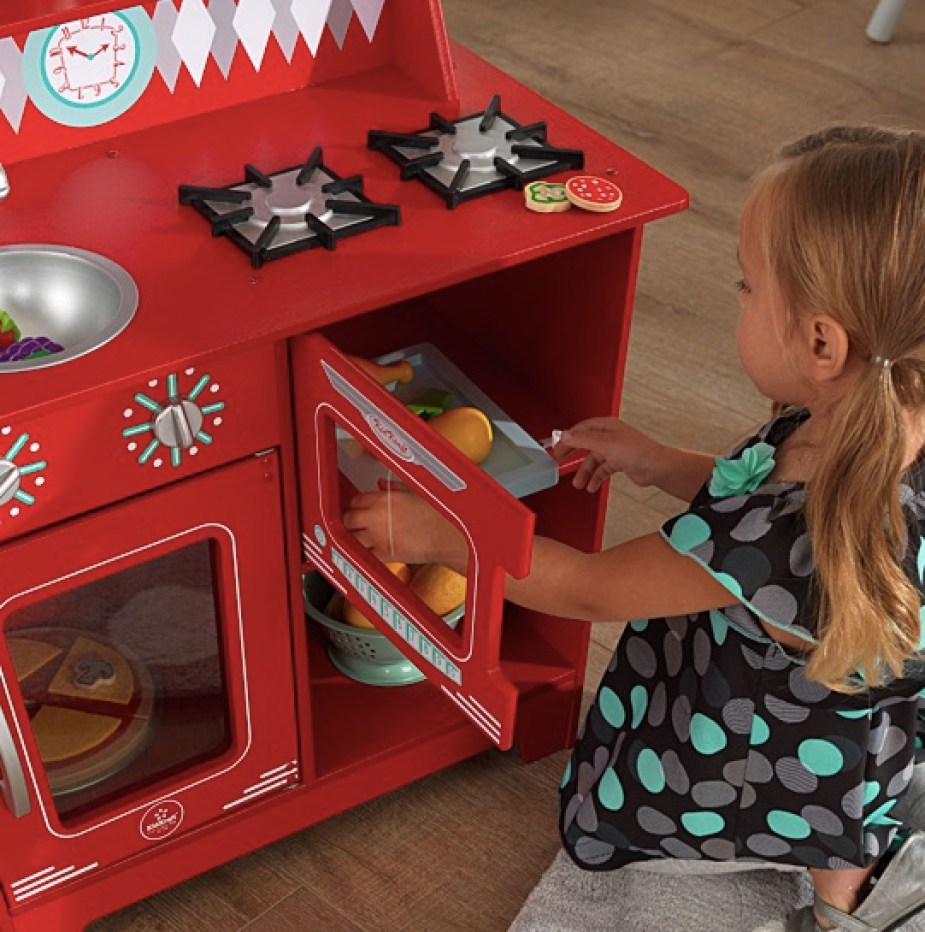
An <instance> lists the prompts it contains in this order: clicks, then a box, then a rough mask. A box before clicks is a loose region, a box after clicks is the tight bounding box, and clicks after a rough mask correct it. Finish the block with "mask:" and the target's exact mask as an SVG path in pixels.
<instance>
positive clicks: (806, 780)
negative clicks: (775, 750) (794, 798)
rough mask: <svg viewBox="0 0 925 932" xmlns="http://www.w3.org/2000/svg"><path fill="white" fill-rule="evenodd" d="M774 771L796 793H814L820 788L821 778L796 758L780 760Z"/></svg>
mask: <svg viewBox="0 0 925 932" xmlns="http://www.w3.org/2000/svg"><path fill="white" fill-rule="evenodd" d="M774 769H775V771H776V772H777V778H778V780H780V782H781V783H783V784H784V786H785V787H786V788H787V789H788V790H792V791H793V792H794V793H813V792H815V791H816V790H817V789H818V788H819V778H818V777H817V776H816V775H815V774H814V773H812V772H811V771H809V770H807V769H806V768H805V767H804V766H803V764H802V763H801V762H800V761H799V760H797V758H795V757H782V758H780V759H779V760H778V761H777V763H776V764H775V765H774Z"/></svg>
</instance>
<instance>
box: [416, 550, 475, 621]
mask: <svg viewBox="0 0 925 932" xmlns="http://www.w3.org/2000/svg"><path fill="white" fill-rule="evenodd" d="M411 591H412V592H415V593H417V595H418V596H419V597H420V599H421V601H422V602H424V604H425V605H428V606H430V608H432V609H433V610H434V611H435V612H436V613H437V614H438V615H445V614H447V612H451V611H453V609H454V608H458V607H459V606H460V605H462V603H463V602H464V601H465V600H466V577H465V576H463V575H462V574H461V573H457V572H456V571H455V570H451V569H450V568H449V567H448V566H444V565H443V564H442V563H427V564H425V565H424V566H422V567H421V568H420V569H419V570H418V571H417V572H416V573H415V574H414V576H413V577H412V579H411Z"/></svg>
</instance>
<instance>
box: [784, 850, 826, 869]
mask: <svg viewBox="0 0 925 932" xmlns="http://www.w3.org/2000/svg"><path fill="white" fill-rule="evenodd" d="M791 856H792V857H794V858H795V859H796V860H798V861H800V862H801V863H803V864H806V865H807V866H808V867H825V866H826V864H828V863H829V856H828V855H827V854H826V853H825V851H823V850H822V849H821V848H816V847H812V846H810V845H794V846H793V851H792V852H791Z"/></svg>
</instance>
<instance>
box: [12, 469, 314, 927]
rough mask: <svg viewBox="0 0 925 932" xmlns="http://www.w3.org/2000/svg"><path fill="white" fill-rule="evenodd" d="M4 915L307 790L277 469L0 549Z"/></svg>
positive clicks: (235, 474) (216, 481) (198, 486)
mask: <svg viewBox="0 0 925 932" xmlns="http://www.w3.org/2000/svg"><path fill="white" fill-rule="evenodd" d="M0 562H2V566H3V571H2V573H0V633H2V637H0V760H2V768H3V785H2V789H3V797H4V799H3V802H4V803H5V805H3V806H0V835H2V837H3V840H4V843H3V853H2V854H0V870H2V880H3V883H4V886H5V892H6V895H7V897H8V899H9V902H10V903H11V904H12V906H13V908H14V910H15V907H16V906H17V905H19V904H23V905H25V904H30V903H31V902H32V898H33V897H39V896H41V895H43V894H45V893H46V892H48V891H51V890H53V889H54V888H56V887H57V886H58V885H60V884H62V883H68V882H78V878H80V877H81V876H91V875H92V873H93V872H94V871H96V870H97V869H100V868H102V867H105V866H107V865H108V864H112V863H114V862H117V861H119V860H120V859H122V858H126V857H129V856H131V855H133V854H135V853H137V852H139V851H143V850H145V849H148V848H150V847H152V846H154V845H159V844H164V843H169V841H168V840H169V839H172V838H176V837H178V836H181V835H183V834H184V833H186V832H189V831H191V830H193V829H195V828H197V827H198V826H201V825H203V824H204V823H207V822H209V821H211V820H214V819H218V818H221V817H223V816H226V815H231V814H233V813H236V812H240V811H242V810H243V809H245V808H246V807H247V806H248V805H249V804H251V803H253V802H254V801H255V800H260V799H264V798H266V797H267V795H268V794H272V793H275V792H279V791H281V790H282V789H284V788H285V787H287V786H289V785H291V784H293V783H294V782H296V781H298V780H299V770H298V764H297V741H296V725H295V703H294V696H293V676H292V660H291V657H292V653H291V642H290V626H289V617H288V616H289V608H288V606H289V602H288V597H287V578H286V571H285V560H284V551H283V530H282V518H281V500H280V481H279V474H278V463H277V455H276V453H275V452H274V453H267V454H261V455H259V456H255V457H251V458H249V459H246V460H241V461H238V462H237V463H234V464H232V465H228V466H225V467H222V468H219V469H217V470H214V471H212V472H210V473H206V474H203V475H201V476H197V477H194V478H190V479H188V480H185V481H183V482H180V483H177V484H174V485H172V486H168V487H166V488H164V489H162V490H159V491H154V492H150V493H148V494H147V495H143V496H141V497H138V498H135V499H131V500H129V501H127V502H124V503H121V504H117V505H113V506H111V507H108V508H105V509H102V510H99V511H97V512H94V513H91V514H89V515H87V516H86V517H81V518H76V519H74V520H71V521H69V522H67V523H64V524H60V525H57V526H55V527H53V528H51V529H49V530H46V531H43V532H40V533H36V534H34V535H31V536H29V537H27V538H25V539H23V540H21V541H18V542H13V543H10V544H7V545H5V546H4V547H3V548H2V549H0Z"/></svg>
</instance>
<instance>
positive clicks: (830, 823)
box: [800, 806, 845, 835]
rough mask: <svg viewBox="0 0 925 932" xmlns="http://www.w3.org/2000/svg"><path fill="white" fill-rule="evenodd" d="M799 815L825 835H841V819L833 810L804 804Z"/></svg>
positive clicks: (842, 825) (842, 826) (843, 828)
mask: <svg viewBox="0 0 925 932" xmlns="http://www.w3.org/2000/svg"><path fill="white" fill-rule="evenodd" d="M800 815H801V816H803V818H804V819H806V821H807V822H809V824H810V825H811V826H812V827H813V828H814V829H816V831H817V832H823V833H824V834H826V835H841V834H842V833H843V832H844V831H845V826H844V824H843V822H842V820H841V819H839V818H838V816H837V815H835V813H834V812H832V811H830V810H829V809H825V808H823V807H822V806H804V807H803V808H802V809H801V810H800Z"/></svg>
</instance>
